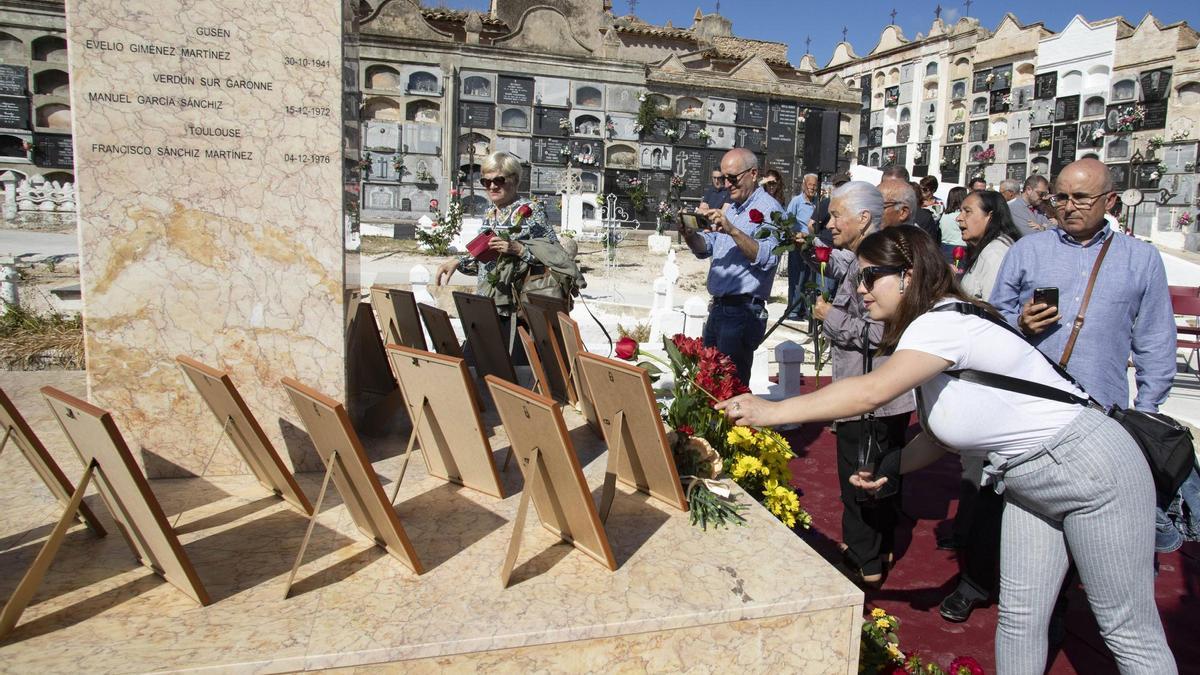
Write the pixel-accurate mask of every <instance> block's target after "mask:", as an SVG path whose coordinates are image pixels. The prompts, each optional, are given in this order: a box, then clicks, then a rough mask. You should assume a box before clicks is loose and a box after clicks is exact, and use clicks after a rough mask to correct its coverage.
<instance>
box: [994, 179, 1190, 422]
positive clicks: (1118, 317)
mask: <svg viewBox="0 0 1200 675" xmlns="http://www.w3.org/2000/svg"><path fill="white" fill-rule="evenodd" d="M1055 188H1056V189H1055V194H1054V195H1052V196H1051V204H1052V206H1053V207H1054V208H1055V209H1057V210H1058V213H1059V221H1060V223H1061V225H1060V226H1059V229H1054V230H1048V231H1045V232H1036V233H1034V234H1032V235H1029V236H1026V237H1022V238H1021V239H1020V240H1018V241H1017V243H1016V244H1014V245H1013V247H1012V248H1011V249H1010V250H1009V252H1008V255H1007V256H1005V258H1004V262H1003V263H1002V264H1001V265H1000V271H999V273H998V274H997V277H996V285H995V286H994V287H993V289H992V295H991V303H992V304H993V305H995V306H996V309H998V310H1000V312H1001V313H1002V314H1003V315H1004V317H1005V318H1006V319H1008V320H1009V322H1010V323H1012V324H1013V325H1014V326H1017V327H1018V328H1020V329H1021V331H1022V332H1023V333H1024V334H1025V335H1026V336H1027V337H1028V338H1029V341H1030V342H1031V343H1032V344H1033V345H1034V346H1036V347H1037V348H1038V349H1039V350H1041V351H1042V353H1044V354H1045V355H1046V356H1049V357H1050V358H1052V359H1054V360H1055V361H1058V360H1060V359H1061V357H1062V355H1063V350H1064V349H1065V348H1066V344H1067V340H1068V338H1070V336H1071V328H1072V326H1073V323H1074V319H1075V317H1076V315H1078V313H1079V307H1080V305H1081V304H1082V302H1083V295H1084V292H1085V291H1086V290H1087V284H1088V278H1089V277H1090V276H1091V273H1092V267H1093V265H1094V264H1095V262H1096V257H1097V256H1098V255H1099V253H1100V248H1101V247H1102V246H1103V245H1104V242H1105V241H1107V240H1108V239H1109V238H1112V244H1111V245H1110V246H1109V251H1108V254H1107V255H1106V256H1105V258H1104V263H1103V265H1102V266H1101V267H1100V271H1099V273H1098V274H1097V275H1096V285H1095V287H1094V288H1093V289H1092V296H1091V300H1090V302H1089V303H1088V307H1087V314H1086V316H1085V317H1084V324H1083V328H1082V329H1081V330H1080V331H1079V337H1078V338H1077V340H1076V342H1075V348H1074V351H1073V352H1072V354H1071V359H1070V361H1069V362H1068V363H1067V364H1066V369H1067V371H1068V372H1069V373H1071V375H1073V376H1074V377H1075V379H1077V380H1079V383H1080V384H1081V385H1083V388H1084V389H1085V390H1087V392H1088V393H1089V394H1091V395H1092V396H1093V397H1094V398H1095V399H1096V400H1097V401H1099V402H1100V403H1101V404H1103V405H1104V406H1106V407H1107V406H1112V405H1118V406H1121V407H1126V406H1128V405H1129V384H1128V379H1127V377H1126V374H1125V371H1126V364H1127V363H1128V360H1129V358H1130V355H1131V354H1132V357H1133V367H1134V370H1135V371H1136V382H1137V395H1136V398H1135V400H1134V406H1135V407H1136V408H1137V409H1138V410H1144V411H1148V412H1156V411H1157V410H1158V406H1159V405H1160V404H1161V403H1162V402H1163V401H1165V400H1166V398H1167V392H1168V390H1170V388H1171V380H1172V379H1173V378H1174V377H1175V318H1174V315H1173V313H1172V310H1171V298H1170V292H1169V291H1168V289H1167V274H1166V269H1165V268H1164V267H1163V261H1162V257H1161V256H1160V255H1159V253H1158V251H1157V250H1156V249H1155V248H1154V247H1153V246H1151V245H1150V244H1147V243H1144V242H1141V241H1138V240H1137V239H1134V238H1133V237H1127V236H1124V235H1121V234H1115V233H1114V232H1113V231H1112V229H1110V228H1109V226H1108V223H1107V221H1105V219H1104V214H1105V213H1106V212H1107V211H1108V209H1110V208H1112V206H1113V203H1114V202H1115V201H1116V198H1117V195H1116V193H1115V192H1114V191H1113V187H1112V178H1111V177H1109V174H1108V167H1107V166H1105V165H1104V164H1102V163H1100V162H1099V161H1097V160H1094V159H1082V160H1079V161H1078V162H1075V163H1073V164H1071V165H1069V166H1067V167H1066V168H1065V169H1063V171H1062V173H1061V174H1060V175H1059V177H1058V181H1057V185H1056V186H1055ZM1042 287H1054V288H1057V289H1058V298H1059V306H1058V307H1049V306H1046V305H1044V304H1034V303H1033V290H1034V289H1035V288H1042ZM1064 317H1066V318H1065V319H1064Z"/></svg>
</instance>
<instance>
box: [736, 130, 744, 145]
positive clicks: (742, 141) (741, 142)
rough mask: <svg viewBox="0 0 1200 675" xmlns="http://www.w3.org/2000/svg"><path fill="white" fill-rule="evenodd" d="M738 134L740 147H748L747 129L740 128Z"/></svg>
mask: <svg viewBox="0 0 1200 675" xmlns="http://www.w3.org/2000/svg"><path fill="white" fill-rule="evenodd" d="M737 136H738V147H739V148H744V147H746V130H745V129H738V132H737Z"/></svg>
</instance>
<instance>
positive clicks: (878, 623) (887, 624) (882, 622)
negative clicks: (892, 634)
mask: <svg viewBox="0 0 1200 675" xmlns="http://www.w3.org/2000/svg"><path fill="white" fill-rule="evenodd" d="M875 625H876V626H879V627H880V628H882V629H884V630H887V629H889V628H891V627H892V623H891V622H890V621H888V620H887V619H886V618H882V619H875Z"/></svg>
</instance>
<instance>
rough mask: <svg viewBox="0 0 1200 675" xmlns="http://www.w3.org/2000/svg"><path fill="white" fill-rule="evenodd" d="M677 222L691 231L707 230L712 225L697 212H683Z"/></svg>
mask: <svg viewBox="0 0 1200 675" xmlns="http://www.w3.org/2000/svg"><path fill="white" fill-rule="evenodd" d="M679 221H680V222H681V223H682V224H683V226H684V227H685V228H687V229H688V230H691V231H696V230H707V229H709V227H710V226H711V225H712V224H711V223H710V222H709V220H708V218H705V217H704V214H702V213H700V212H699V211H683V212H681V213H680V214H679Z"/></svg>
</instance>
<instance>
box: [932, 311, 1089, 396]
mask: <svg viewBox="0 0 1200 675" xmlns="http://www.w3.org/2000/svg"><path fill="white" fill-rule="evenodd" d="M929 311H931V312H958V313H959V314H970V315H972V316H977V317H979V318H981V319H983V320H985V321H989V322H991V323H993V324H995V325H997V326H1000V327H1002V328H1004V329H1005V330H1007V331H1008V332H1010V333H1012V334H1014V335H1016V336H1017V337H1019V338H1021V340H1022V341H1024V340H1025V336H1024V335H1022V334H1021V332H1020V331H1018V330H1017V329H1016V328H1013V327H1012V326H1011V325H1010V324H1009V323H1008V322H1006V321H1003V320H1001V319H999V318H997V317H996V316H994V315H993V314H991V313H990V312H988V311H987V310H986V309H984V308H982V307H980V306H979V305H975V304H972V303H969V302H951V303H947V304H944V305H939V306H937V307H934V308H933V309H931V310H929ZM1034 351H1037V353H1038V354H1041V355H1042V358H1044V359H1046V363H1048V364H1050V366H1051V367H1052V368H1053V369H1054V372H1055V373H1057V374H1058V376H1059V377H1061V378H1063V379H1064V380H1066V381H1067V382H1070V383H1071V384H1072V385H1074V386H1075V387H1076V388H1077V389H1079V390H1080V391H1085V390H1084V388H1083V387H1082V386H1081V385H1080V384H1079V382H1078V381H1076V379H1075V378H1074V377H1072V376H1071V374H1070V373H1068V372H1067V371H1066V370H1065V369H1064V368H1063V367H1062V366H1060V365H1059V364H1058V363H1056V362H1055V361H1054V359H1051V358H1050V357H1048V356H1046V355H1045V354H1042V352H1041V351H1040V350H1037V349H1035V350H1034ZM945 372H946V374H947V375H949V376H950V377H954V378H958V379H960V380H963V381H964V382H973V383H975V384H982V385H984V386H988V387H995V388H997V389H1004V390H1007V391H1012V392H1016V393H1018V394H1025V395H1026V396H1036V397H1038V398H1045V399H1049V400H1051V401H1058V402H1059V403H1067V404H1072V405H1089V404H1095V405H1096V406H1097V407H1098V408H1100V409H1103V408H1104V406H1101V405H1100V404H1099V402H1097V401H1096V400H1095V399H1093V398H1091V397H1090V396H1089V397H1087V398H1083V397H1080V396H1076V395H1074V394H1071V393H1069V392H1065V391H1063V390H1061V389H1057V388H1055V387H1051V386H1049V385H1045V384H1040V383H1038V382H1030V381H1028V380H1022V379H1019V378H1015V377H1009V376H1008V375H1001V374H999V373H989V372H986V371H983V370H974V369H970V368H964V369H962V370H947V371H945Z"/></svg>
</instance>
